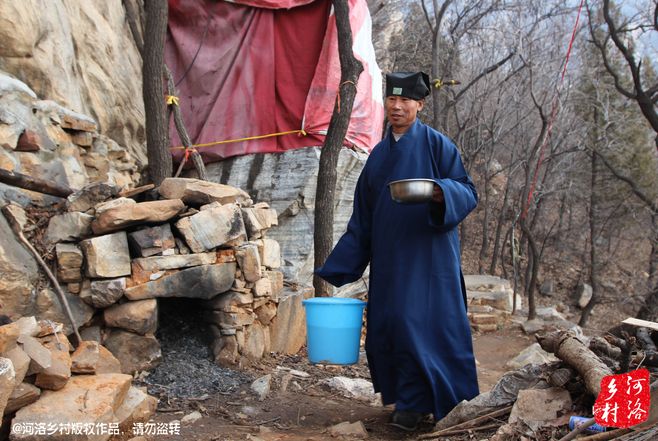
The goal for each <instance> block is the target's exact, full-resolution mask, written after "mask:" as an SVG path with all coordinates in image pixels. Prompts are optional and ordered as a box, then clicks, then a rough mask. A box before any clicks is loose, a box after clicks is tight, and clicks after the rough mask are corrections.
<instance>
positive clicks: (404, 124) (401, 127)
mask: <svg viewBox="0 0 658 441" xmlns="http://www.w3.org/2000/svg"><path fill="white" fill-rule="evenodd" d="M423 105H424V101H423V100H420V101H416V100H412V99H411V98H406V97H403V96H396V95H390V96H387V97H386V101H385V103H384V107H385V108H386V117H387V118H388V121H389V122H390V123H391V126H392V127H393V132H394V133H404V132H406V131H407V129H409V127H411V125H412V124H413V123H414V121H416V114H417V113H418V112H419V111H420V110H422V108H423Z"/></svg>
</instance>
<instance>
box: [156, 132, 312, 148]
mask: <svg viewBox="0 0 658 441" xmlns="http://www.w3.org/2000/svg"><path fill="white" fill-rule="evenodd" d="M293 133H298V134H300V135H302V136H306V132H305V131H304V129H300V130H289V131H287V132H279V133H270V134H267V135H258V136H250V137H248V138H237V139H227V140H224V141H215V142H207V143H205V144H194V145H192V146H191V147H192V148H199V147H210V146H213V145H218V144H229V143H231V142H242V141H251V140H254V139H264V138H272V137H274V136H282V135H291V134H293ZM181 149H185V146H182V145H179V146H176V147H170V149H169V150H181Z"/></svg>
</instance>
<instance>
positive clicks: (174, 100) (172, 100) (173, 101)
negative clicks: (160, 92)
mask: <svg viewBox="0 0 658 441" xmlns="http://www.w3.org/2000/svg"><path fill="white" fill-rule="evenodd" d="M165 99H166V100H167V105H168V106H171V105H174V106H177V105H178V97H177V96H174V95H166V96H165Z"/></svg>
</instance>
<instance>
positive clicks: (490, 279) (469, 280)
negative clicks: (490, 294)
mask: <svg viewBox="0 0 658 441" xmlns="http://www.w3.org/2000/svg"><path fill="white" fill-rule="evenodd" d="M464 284H465V285H466V290H471V291H504V290H507V289H509V288H510V282H509V281H508V280H505V279H501V278H500V277H496V276H489V275H481V274H478V275H464Z"/></svg>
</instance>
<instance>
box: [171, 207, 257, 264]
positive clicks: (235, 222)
mask: <svg viewBox="0 0 658 441" xmlns="http://www.w3.org/2000/svg"><path fill="white" fill-rule="evenodd" d="M176 228H177V229H178V231H180V233H181V234H182V235H183V237H184V238H185V243H186V244H187V245H188V246H189V247H190V249H191V250H192V251H193V252H195V253H202V252H204V251H209V250H212V249H213V248H216V247H218V246H220V245H224V244H226V243H228V242H230V241H232V240H236V239H239V238H244V237H246V232H245V229H244V222H243V220H242V214H241V213H240V207H238V206H237V205H235V204H231V205H222V206H218V207H215V208H211V209H208V210H203V211H200V212H199V213H197V214H194V215H192V216H189V217H184V218H183V219H181V220H179V221H178V222H176Z"/></svg>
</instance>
